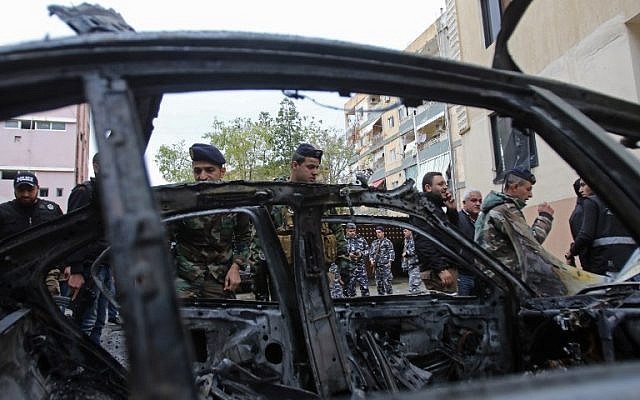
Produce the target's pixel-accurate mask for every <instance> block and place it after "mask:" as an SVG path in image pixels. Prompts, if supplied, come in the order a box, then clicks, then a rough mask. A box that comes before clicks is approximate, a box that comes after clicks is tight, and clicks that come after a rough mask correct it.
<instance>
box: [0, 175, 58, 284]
mask: <svg viewBox="0 0 640 400" xmlns="http://www.w3.org/2000/svg"><path fill="white" fill-rule="evenodd" d="M39 191H40V186H38V178H37V177H36V176H35V174H33V173H32V172H22V171H20V172H18V173H17V174H16V177H15V178H14V180H13V192H14V195H15V197H16V198H15V199H14V200H11V201H8V202H6V203H3V204H0V240H3V239H5V238H6V237H9V236H11V235H15V234H16V233H19V232H22V231H24V230H25V229H28V228H30V227H32V226H35V225H39V224H41V223H43V222H47V221H51V220H52V219H55V218H58V217H59V216H61V215H62V210H61V209H60V206H58V205H57V204H56V203H54V202H52V201H49V200H44V199H40V198H38V193H39ZM59 275H60V270H58V269H53V270H51V271H50V272H49V274H48V275H47V280H46V283H47V288H48V289H49V292H50V293H51V294H52V295H58V294H60V285H59V283H58V276H59Z"/></svg>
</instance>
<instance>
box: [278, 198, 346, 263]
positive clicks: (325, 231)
mask: <svg viewBox="0 0 640 400" xmlns="http://www.w3.org/2000/svg"><path fill="white" fill-rule="evenodd" d="M271 219H272V221H273V225H274V227H275V228H276V233H277V234H278V235H279V236H280V235H288V236H290V237H292V236H293V210H291V209H290V208H289V207H288V206H286V205H280V204H279V205H275V206H273V207H272V208H271ZM320 233H321V235H322V237H323V246H324V243H330V242H331V241H327V240H326V238H327V237H329V236H333V237H334V238H335V247H336V248H335V249H331V250H329V251H327V249H325V251H324V252H325V258H326V254H327V252H330V253H334V254H335V255H336V256H335V263H336V264H338V266H342V265H345V264H346V263H347V262H349V253H348V251H347V240H346V238H345V235H344V229H342V225H340V224H329V223H326V222H323V223H322V226H321V228H320ZM281 243H283V242H282V241H281ZM283 250H284V251H285V254H286V253H287V251H288V250H287V249H283ZM289 251H290V252H292V251H293V250H292V249H291V250H289ZM291 259H292V258H291Z"/></svg>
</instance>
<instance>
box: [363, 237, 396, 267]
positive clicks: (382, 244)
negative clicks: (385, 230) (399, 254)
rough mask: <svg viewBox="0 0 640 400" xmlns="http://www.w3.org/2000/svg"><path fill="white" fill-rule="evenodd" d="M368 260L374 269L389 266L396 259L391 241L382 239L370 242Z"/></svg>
mask: <svg viewBox="0 0 640 400" xmlns="http://www.w3.org/2000/svg"><path fill="white" fill-rule="evenodd" d="M369 259H370V260H371V262H372V263H375V264H376V267H378V266H383V265H388V264H391V262H392V261H393V260H395V259H396V252H395V251H394V250H393V243H391V240H389V239H387V238H382V239H376V240H374V241H373V242H371V248H370V249H369Z"/></svg>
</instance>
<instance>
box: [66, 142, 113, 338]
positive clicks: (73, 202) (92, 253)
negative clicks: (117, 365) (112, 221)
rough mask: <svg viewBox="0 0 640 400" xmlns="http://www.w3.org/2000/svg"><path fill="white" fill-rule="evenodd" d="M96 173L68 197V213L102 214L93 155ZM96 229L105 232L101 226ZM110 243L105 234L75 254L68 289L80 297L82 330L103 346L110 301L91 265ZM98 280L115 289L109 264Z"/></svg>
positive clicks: (97, 165) (97, 163) (78, 317)
mask: <svg viewBox="0 0 640 400" xmlns="http://www.w3.org/2000/svg"><path fill="white" fill-rule="evenodd" d="M92 163H93V171H94V173H95V176H96V177H95V178H91V179H90V180H89V181H86V182H83V183H80V184H78V185H76V187H74V188H73V190H72V191H71V194H70V195H69V202H68V206H67V208H68V211H69V212H71V211H73V210H76V209H79V208H82V207H85V206H89V207H93V208H95V209H96V212H97V213H100V196H99V189H100V185H99V180H100V161H99V156H98V153H96V154H95V155H94V156H93V159H92ZM97 229H103V228H102V227H101V226H98V227H97ZM107 246H108V242H107V241H106V239H105V238H104V235H103V236H102V237H101V238H100V239H98V240H97V241H95V242H93V243H91V244H89V245H88V246H86V247H85V248H84V249H82V251H79V252H77V253H75V254H74V255H73V256H72V257H71V260H70V263H69V264H70V265H71V276H70V277H69V282H68V285H69V288H70V289H71V290H73V291H75V292H77V293H78V294H77V295H74V296H72V297H73V298H74V301H77V302H78V303H77V304H76V307H75V309H74V312H78V315H75V316H74V317H75V319H76V321H78V322H79V324H80V329H81V330H82V331H83V332H84V333H85V334H86V335H88V336H89V337H90V338H91V340H93V341H94V342H95V343H96V344H100V337H101V336H102V328H103V327H104V325H105V323H106V321H105V319H106V315H107V314H106V309H107V308H106V307H107V306H108V301H107V299H106V297H105V296H104V295H103V294H102V293H101V292H100V291H99V290H98V288H97V287H95V285H94V282H93V281H91V280H90V279H91V265H92V264H93V262H94V260H95V259H96V258H97V257H98V256H99V255H100V253H102V252H103V251H104V249H106V248H107ZM97 277H98V279H99V280H100V282H101V283H102V285H103V286H104V287H105V288H107V289H112V288H113V279H112V275H111V268H110V266H109V264H108V260H107V261H103V262H102V263H101V264H100V265H99V266H98V270H97Z"/></svg>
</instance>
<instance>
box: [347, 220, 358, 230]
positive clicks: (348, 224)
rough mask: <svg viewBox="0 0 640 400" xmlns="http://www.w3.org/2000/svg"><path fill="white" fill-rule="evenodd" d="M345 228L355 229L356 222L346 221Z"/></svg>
mask: <svg viewBox="0 0 640 400" xmlns="http://www.w3.org/2000/svg"><path fill="white" fill-rule="evenodd" d="M347 229H356V224H354V223H353V222H348V223H347Z"/></svg>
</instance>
